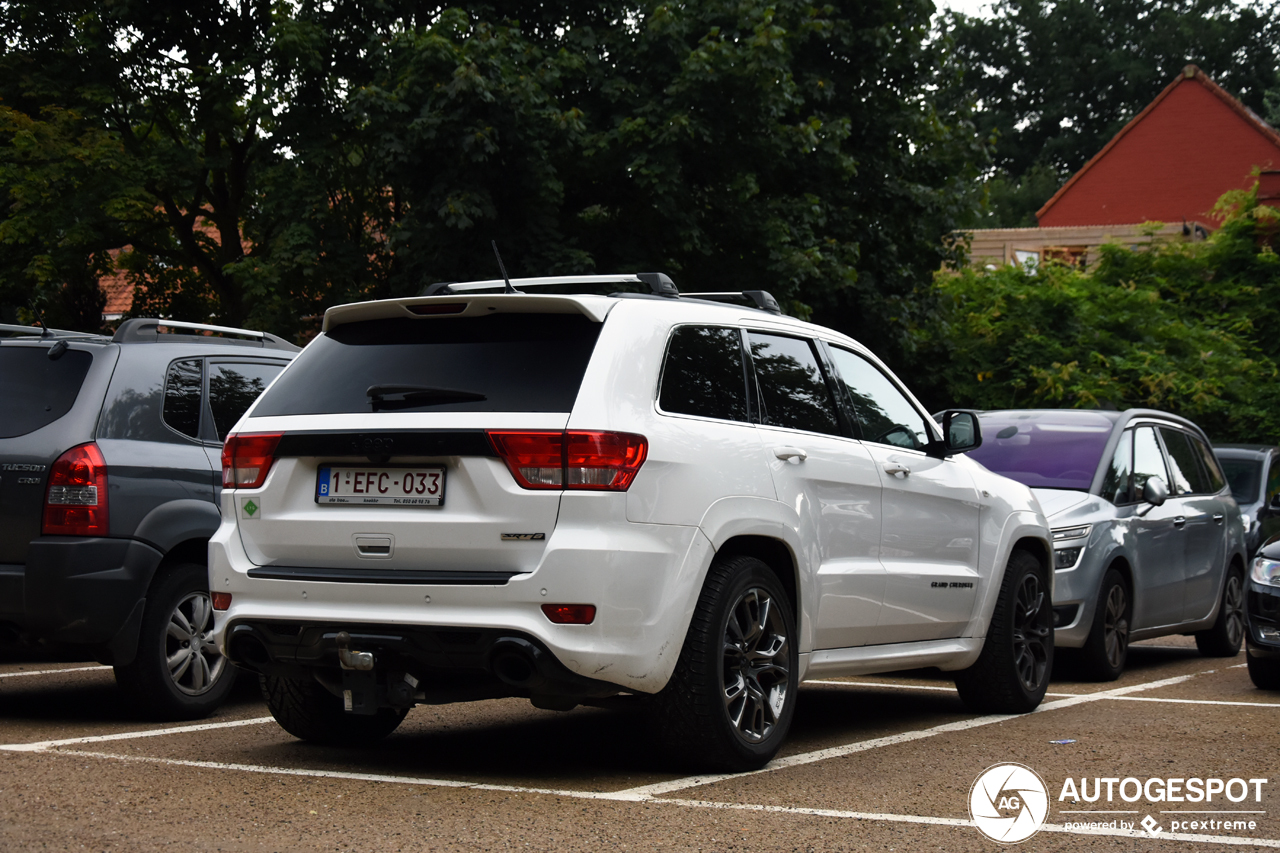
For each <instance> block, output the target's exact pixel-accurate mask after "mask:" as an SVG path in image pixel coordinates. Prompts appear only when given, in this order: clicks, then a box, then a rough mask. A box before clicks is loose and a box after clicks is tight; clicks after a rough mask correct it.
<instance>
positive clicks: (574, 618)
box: [542, 604, 596, 625]
mask: <svg viewBox="0 0 1280 853" xmlns="http://www.w3.org/2000/svg"><path fill="white" fill-rule="evenodd" d="M542 612H543V613H545V614H547V618H548V619H550V620H551V621H552V622H554V623H556V624H557V625H590V624H591V623H592V622H594V621H595V618H596V606H595V605H594V604H544V605H542Z"/></svg>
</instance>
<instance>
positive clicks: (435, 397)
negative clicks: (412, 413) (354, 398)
mask: <svg viewBox="0 0 1280 853" xmlns="http://www.w3.org/2000/svg"><path fill="white" fill-rule="evenodd" d="M365 395H366V396H368V398H369V402H370V403H372V404H373V408H374V411H377V410H378V409H411V408H414V407H415V406H433V405H436V404H437V403H475V402H479V401H481V400H487V399H489V398H488V397H486V396H485V395H484V394H479V393H477V392H475V391H462V390H459V389H457V388H437V387H435V386H432V385H370V386H369V388H368V390H366V391H365ZM388 398H391V399H388Z"/></svg>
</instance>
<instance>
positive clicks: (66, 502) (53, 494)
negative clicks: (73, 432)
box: [40, 444, 110, 536]
mask: <svg viewBox="0 0 1280 853" xmlns="http://www.w3.org/2000/svg"><path fill="white" fill-rule="evenodd" d="M40 529H41V533H43V534H44V535H45V536H106V535H107V533H108V531H109V529H110V528H109V525H108V522H107V463H106V462H105V461H104V460H103V458H102V452H101V451H100V450H98V445H96V444H82V445H80V446H79V447H73V448H71V449H70V450H68V451H67V452H66V453H64V454H62V455H61V456H59V457H58V461H56V462H54V463H53V468H52V470H51V471H50V472H49V490H48V492H46V493H45V500H44V519H43V523H42V524H41V528H40Z"/></svg>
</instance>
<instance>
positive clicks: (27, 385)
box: [0, 345, 93, 438]
mask: <svg viewBox="0 0 1280 853" xmlns="http://www.w3.org/2000/svg"><path fill="white" fill-rule="evenodd" d="M48 353H49V350H48V348H46V347H20V346H13V345H9V346H0V400H3V401H4V417H2V418H0V438H13V437H14V436H16V435H26V434H27V433H29V432H35V431H36V430H38V429H40V428H41V427H46V426H48V425H49V424H51V423H53V422H54V421H56V420H57V419H58V418H60V417H62V416H63V415H65V414H66V413H67V412H69V411H71V407H72V406H73V405H75V402H76V396H77V395H78V394H79V393H80V386H81V385H82V384H83V383H84V377H85V374H86V373H88V372H89V366H90V365H91V364H93V356H92V355H90V354H89V353H87V352H83V351H81V350H67V351H66V352H65V353H63V354H62V357H61V358H59V359H58V360H57V361H50V360H49V355H48Z"/></svg>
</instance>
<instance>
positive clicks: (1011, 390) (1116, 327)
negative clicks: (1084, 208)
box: [916, 193, 1280, 442]
mask: <svg viewBox="0 0 1280 853" xmlns="http://www.w3.org/2000/svg"><path fill="white" fill-rule="evenodd" d="M1221 209H1222V211H1223V212H1224V213H1225V214H1226V215H1227V219H1226V222H1225V224H1224V227H1223V228H1222V230H1221V231H1219V232H1218V233H1216V234H1215V235H1213V237H1212V238H1211V239H1210V240H1209V241H1208V242H1205V243H1168V244H1156V245H1154V246H1153V247H1152V248H1150V249H1149V250H1146V251H1130V250H1128V249H1125V248H1123V247H1120V246H1115V245H1112V246H1106V247H1104V248H1103V249H1102V258H1101V260H1100V261H1099V262H1098V263H1097V264H1096V265H1095V267H1094V268H1093V269H1091V270H1089V271H1081V270H1079V269H1076V268H1074V267H1067V266H1063V265H1060V264H1053V263H1050V264H1047V265H1044V266H1042V267H1041V269H1040V270H1039V271H1038V272H1036V273H1031V272H1028V271H1026V270H1022V269H1018V268H1016V267H1013V266H1005V267H1002V268H999V269H996V270H994V271H985V270H977V269H973V268H968V269H965V270H963V271H961V272H958V273H956V272H945V271H944V272H942V273H939V274H938V276H937V278H936V280H935V283H934V295H935V296H936V298H937V299H938V304H939V311H938V313H937V315H936V316H935V317H933V318H932V320H931V321H930V322H928V323H926V324H924V325H922V327H921V328H920V329H918V335H919V339H920V341H921V347H920V350H919V351H918V352H917V354H916V363H917V364H918V365H920V366H924V365H927V366H928V368H929V370H930V371H931V372H932V377H933V378H934V381H935V383H936V384H935V386H934V388H933V389H932V395H933V396H934V400H933V401H931V402H932V403H933V404H934V405H938V406H940V407H941V406H948V405H957V406H964V407H975V408H1021V407H1046V408H1058V407H1067V408H1113V409H1125V408H1130V407H1149V408H1156V409H1162V410H1165V411H1171V412H1176V413H1178V414H1182V415H1185V416H1187V417H1190V418H1192V419H1193V420H1195V421H1197V422H1198V423H1200V425H1201V426H1203V427H1204V428H1205V429H1206V430H1207V431H1208V432H1209V434H1210V437H1212V438H1213V439H1215V440H1217V441H1228V440H1235V441H1267V442H1274V441H1275V440H1276V438H1277V436H1280V394H1277V392H1276V390H1275V387H1276V382H1277V377H1278V376H1280V371H1278V370H1277V365H1278V364H1280V344H1277V342H1276V336H1275V334H1274V330H1275V329H1276V322H1277V320H1280V258H1278V257H1277V255H1276V254H1275V252H1274V251H1273V250H1272V248H1271V247H1270V245H1269V244H1268V243H1267V242H1266V238H1267V235H1269V234H1270V235H1274V234H1275V227H1276V225H1278V224H1280V223H1277V222H1276V216H1275V213H1274V211H1272V210H1271V209H1269V208H1265V207H1258V206H1257V203H1256V197H1255V196H1253V195H1251V194H1248V193H1231V194H1228V196H1225V197H1224V201H1223V203H1222V204H1221Z"/></svg>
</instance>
